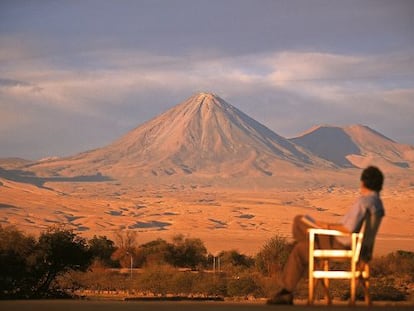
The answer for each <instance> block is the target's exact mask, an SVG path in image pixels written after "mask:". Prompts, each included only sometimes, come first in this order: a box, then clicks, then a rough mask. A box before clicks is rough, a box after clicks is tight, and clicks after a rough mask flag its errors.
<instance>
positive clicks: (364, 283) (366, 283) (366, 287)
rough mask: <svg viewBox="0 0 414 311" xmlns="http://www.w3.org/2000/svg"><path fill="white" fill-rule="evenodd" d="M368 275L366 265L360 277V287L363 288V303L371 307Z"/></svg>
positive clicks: (367, 266)
mask: <svg viewBox="0 0 414 311" xmlns="http://www.w3.org/2000/svg"><path fill="white" fill-rule="evenodd" d="M369 278H370V275H369V265H368V264H364V272H363V275H362V286H363V288H364V298H365V303H366V304H367V305H368V306H371V305H372V301H371V296H370V294H369V286H370V281H369Z"/></svg>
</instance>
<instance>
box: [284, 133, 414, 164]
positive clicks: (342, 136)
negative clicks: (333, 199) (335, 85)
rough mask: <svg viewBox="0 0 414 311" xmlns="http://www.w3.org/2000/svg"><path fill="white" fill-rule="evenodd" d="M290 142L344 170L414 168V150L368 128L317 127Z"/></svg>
mask: <svg viewBox="0 0 414 311" xmlns="http://www.w3.org/2000/svg"><path fill="white" fill-rule="evenodd" d="M290 141H291V142H293V143H295V144H297V145H300V146H302V147H304V148H306V149H308V150H310V151H311V152H313V153H314V154H316V155H317V156H319V157H321V158H323V159H325V160H328V161H330V162H332V163H334V164H335V165H337V166H339V167H343V168H346V167H358V168H363V167H366V166H368V165H378V166H381V167H383V168H385V167H386V168H388V169H390V168H409V167H413V166H414V147H413V146H410V145H404V144H399V143H397V142H395V141H393V140H391V139H390V138H388V137H386V136H384V135H382V134H380V133H378V132H377V131H375V130H373V129H371V128H369V127H368V126H363V125H350V126H346V127H338V126H330V125H323V126H316V127H314V128H312V129H310V130H308V131H306V132H305V133H303V134H301V135H299V136H297V137H294V138H291V139H290Z"/></svg>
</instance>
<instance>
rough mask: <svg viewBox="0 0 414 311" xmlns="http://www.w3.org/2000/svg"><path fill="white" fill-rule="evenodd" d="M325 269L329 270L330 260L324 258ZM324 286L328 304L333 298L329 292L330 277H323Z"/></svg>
mask: <svg viewBox="0 0 414 311" xmlns="http://www.w3.org/2000/svg"><path fill="white" fill-rule="evenodd" d="M323 269H324V270H325V271H328V270H329V262H328V260H324V262H323ZM323 288H324V291H325V299H326V303H327V304H328V305H330V304H332V299H331V295H330V293H329V279H323Z"/></svg>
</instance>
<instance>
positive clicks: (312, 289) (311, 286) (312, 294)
mask: <svg viewBox="0 0 414 311" xmlns="http://www.w3.org/2000/svg"><path fill="white" fill-rule="evenodd" d="M308 294H309V295H308V305H313V302H314V300H315V279H314V278H313V277H309V293H308Z"/></svg>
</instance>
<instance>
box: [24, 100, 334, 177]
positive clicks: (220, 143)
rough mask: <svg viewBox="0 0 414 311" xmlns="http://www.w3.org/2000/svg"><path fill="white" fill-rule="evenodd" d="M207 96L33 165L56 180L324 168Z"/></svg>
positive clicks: (225, 174) (320, 162) (321, 162)
mask: <svg viewBox="0 0 414 311" xmlns="http://www.w3.org/2000/svg"><path fill="white" fill-rule="evenodd" d="M327 163H328V162H326V161H324V160H322V159H320V158H318V157H315V156H314V155H313V154H312V153H311V152H309V151H307V150H306V149H305V148H302V147H300V146H298V145H296V144H295V143H293V142H291V141H289V140H288V139H285V138H283V137H281V136H279V135H278V134H276V133H275V132H273V131H271V130H270V129H269V128H267V127H266V126H264V125H263V124H261V123H259V122H257V121H255V120H254V119H252V118H251V117H249V116H248V115H246V114H245V113H243V112H242V111H240V110H239V109H237V108H236V107H234V106H232V105H230V104H229V103H227V102H226V101H224V100H223V99H222V98H220V97H219V96H217V95H215V94H212V93H199V94H195V95H193V96H192V97H190V98H188V99H187V100H185V101H184V102H182V103H181V104H179V105H177V106H175V107H173V108H171V109H170V110H168V111H166V112H165V113H163V114H161V115H159V116H158V117H156V118H154V119H152V120H150V121H148V122H146V123H144V124H142V125H140V126H138V127H137V128H135V129H133V130H132V131H130V132H129V133H127V134H126V135H124V136H123V137H121V138H120V139H118V140H116V141H114V142H113V143H112V144H110V145H108V146H105V147H103V148H99V149H95V150H91V151H87V152H84V153H81V154H78V155H75V156H72V157H67V158H61V159H57V160H51V161H45V162H41V163H37V164H35V165H34V166H33V167H32V169H35V170H36V171H43V172H47V173H48V174H53V175H61V176H75V175H91V174H105V175H109V176H114V177H116V178H119V177H136V176H171V175H189V174H196V175H198V176H221V177H229V176H242V175H249V176H250V175H255V176H257V175H263V176H271V175H274V174H277V173H278V172H281V171H283V172H286V170H287V169H294V170H303V169H306V168H307V167H310V166H314V165H318V166H325V167H326V166H329V164H327Z"/></svg>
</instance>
